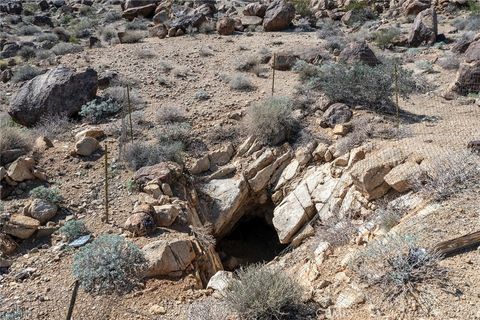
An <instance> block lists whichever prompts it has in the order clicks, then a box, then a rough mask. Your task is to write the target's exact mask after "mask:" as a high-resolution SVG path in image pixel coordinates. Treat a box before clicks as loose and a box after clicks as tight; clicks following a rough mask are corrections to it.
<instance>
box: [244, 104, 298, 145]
mask: <svg viewBox="0 0 480 320" xmlns="http://www.w3.org/2000/svg"><path fill="white" fill-rule="evenodd" d="M292 109H293V107H292V102H291V100H290V99H288V98H286V97H271V98H268V99H266V100H265V101H263V102H261V103H258V104H255V105H253V106H252V107H250V108H249V109H248V112H247V117H246V127H247V130H248V132H250V133H251V134H252V135H254V136H256V137H257V138H258V139H260V140H261V141H262V142H264V143H267V144H270V145H275V144H278V143H280V142H282V141H283V140H285V139H286V138H287V137H288V136H289V134H290V132H291V131H292V128H293V125H294V121H293V118H292V115H291V113H292Z"/></svg>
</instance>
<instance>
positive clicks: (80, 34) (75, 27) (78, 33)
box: [70, 17, 97, 38]
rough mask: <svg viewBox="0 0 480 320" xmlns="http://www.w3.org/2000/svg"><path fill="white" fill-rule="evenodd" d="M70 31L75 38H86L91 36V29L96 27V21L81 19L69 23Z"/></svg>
mask: <svg viewBox="0 0 480 320" xmlns="http://www.w3.org/2000/svg"><path fill="white" fill-rule="evenodd" d="M70 25H71V27H70V30H71V31H72V33H73V35H74V36H75V37H77V38H86V37H89V36H90V35H91V34H92V31H91V30H92V29H93V28H95V27H96V26H97V21H96V20H94V19H91V18H87V17H82V18H79V19H76V20H74V21H72V22H71V23H70Z"/></svg>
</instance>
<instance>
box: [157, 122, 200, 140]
mask: <svg viewBox="0 0 480 320" xmlns="http://www.w3.org/2000/svg"><path fill="white" fill-rule="evenodd" d="M190 131H191V126H190V124H188V123H186V122H176V123H166V124H163V125H161V126H159V128H158V129H157V131H156V133H155V135H156V137H157V140H158V141H159V142H161V143H169V142H172V141H186V140H187V139H188V138H189V135H190Z"/></svg>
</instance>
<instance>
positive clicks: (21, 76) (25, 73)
mask: <svg viewBox="0 0 480 320" xmlns="http://www.w3.org/2000/svg"><path fill="white" fill-rule="evenodd" d="M42 73H43V71H42V70H40V69H39V68H37V67H34V66H31V65H29V64H26V65H24V66H20V67H18V68H16V69H15V70H14V71H13V77H12V79H11V80H12V81H13V82H21V81H27V80H30V79H33V78H35V77H36V76H38V75H40V74H42Z"/></svg>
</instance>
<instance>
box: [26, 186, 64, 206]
mask: <svg viewBox="0 0 480 320" xmlns="http://www.w3.org/2000/svg"><path fill="white" fill-rule="evenodd" d="M30 196H31V197H32V198H35V199H42V200H45V201H47V202H50V203H55V204H57V203H59V202H61V201H62V200H63V197H62V196H61V195H60V191H59V190H58V189H57V188H47V187H44V186H39V187H36V188H33V189H32V190H31V191H30Z"/></svg>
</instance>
